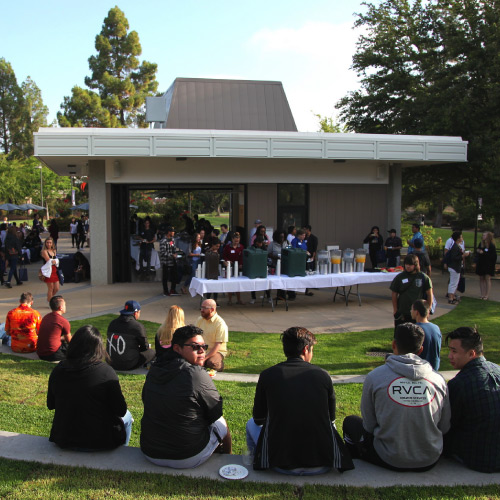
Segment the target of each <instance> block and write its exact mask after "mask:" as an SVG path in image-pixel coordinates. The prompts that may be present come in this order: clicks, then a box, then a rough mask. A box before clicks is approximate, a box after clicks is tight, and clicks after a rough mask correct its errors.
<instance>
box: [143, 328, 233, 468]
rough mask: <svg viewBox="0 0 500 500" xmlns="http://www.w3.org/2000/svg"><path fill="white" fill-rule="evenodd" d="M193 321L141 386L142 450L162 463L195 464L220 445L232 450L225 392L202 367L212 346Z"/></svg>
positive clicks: (177, 334) (175, 465)
mask: <svg viewBox="0 0 500 500" xmlns="http://www.w3.org/2000/svg"><path fill="white" fill-rule="evenodd" d="M202 334H203V331H202V330H201V329H200V328H196V327H195V326H193V325H187V326H183V327H181V328H178V329H177V330H176V331H175V333H174V336H173V338H172V347H170V348H168V349H166V353H164V354H163V355H162V356H161V357H160V358H159V359H158V360H157V361H156V363H154V364H153V366H152V367H151V369H150V370H149V373H148V375H147V377H146V382H145V384H144V388H143V390H142V402H143V404H144V416H143V417H142V422H141V450H142V452H143V453H144V455H145V456H146V458H147V459H148V460H150V461H151V462H153V463H154V464H156V465H160V466H163V467H173V468H175V469H192V468H194V467H197V466H198V465H201V464H202V463H203V462H205V461H206V460H208V459H209V458H210V456H211V455H212V454H213V453H214V451H215V450H216V449H218V448H219V449H220V451H221V452H222V453H231V435H230V433H229V429H228V427H227V423H226V420H225V419H224V417H223V416H222V398H221V396H220V394H219V393H218V391H217V389H216V388H215V385H214V383H213V382H212V379H211V378H210V375H209V374H208V373H207V371H206V370H205V369H204V368H203V364H204V362H205V353H206V351H207V348H208V346H207V345H206V344H205V341H204V340H203V337H202Z"/></svg>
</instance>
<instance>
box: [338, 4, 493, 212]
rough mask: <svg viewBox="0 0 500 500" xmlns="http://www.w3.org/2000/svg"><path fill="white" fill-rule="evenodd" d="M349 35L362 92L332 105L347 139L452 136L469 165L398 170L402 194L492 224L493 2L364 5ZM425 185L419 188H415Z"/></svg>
mask: <svg viewBox="0 0 500 500" xmlns="http://www.w3.org/2000/svg"><path fill="white" fill-rule="evenodd" d="M367 7H368V10H367V12H366V13H365V14H363V15H358V19H357V21H356V23H355V24H356V26H363V27H364V28H365V29H366V34H365V35H363V36H361V37H360V39H359V41H358V46H357V52H356V54H355V55H354V57H353V68H354V69H355V70H356V72H357V74H358V76H359V77H360V79H361V90H359V91H355V92H351V93H350V94H349V95H347V96H346V97H344V98H343V99H342V100H341V101H340V102H339V103H338V105H337V107H338V108H339V109H340V110H341V113H340V116H341V119H342V120H343V121H345V122H346V125H347V127H348V129H349V130H354V131H356V132H367V133H391V134H398V133H405V134H430V135H453V136H461V137H462V138H463V139H464V140H467V141H469V147H468V159H469V163H468V164H455V165H450V166H446V167H443V166H440V168H438V169H436V168H435V167H428V168H422V169H418V170H417V169H405V173H404V179H403V180H404V190H405V192H408V190H410V191H412V193H413V195H414V196H415V195H416V196H418V197H420V199H427V200H434V199H435V195H436V194H437V196H438V198H439V197H441V199H442V198H443V197H450V196H451V197H454V198H458V199H460V201H461V202H462V203H463V202H465V203H467V202H469V203H475V199H477V196H478V195H479V194H481V195H482V196H483V200H484V206H485V212H488V211H489V212H490V213H491V214H494V215H495V217H496V220H497V221H500V201H499V198H498V196H496V194H495V193H494V190H493V189H491V186H493V185H494V184H493V183H494V182H496V183H497V184H496V185H497V186H498V173H497V172H498V168H497V163H498V158H499V153H500V89H499V88H498V83H497V82H498V81H499V77H500V1H499V0H489V1H487V2H486V1H483V0H436V1H434V2H427V1H423V0H386V1H383V2H382V3H381V4H380V5H378V6H375V5H373V4H367ZM423 181H425V182H423Z"/></svg>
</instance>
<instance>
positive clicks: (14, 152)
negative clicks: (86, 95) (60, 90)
mask: <svg viewBox="0 0 500 500" xmlns="http://www.w3.org/2000/svg"><path fill="white" fill-rule="evenodd" d="M48 113H49V110H48V108H47V106H45V105H44V104H43V101H42V94H41V92H40V89H39V88H38V87H37V85H36V83H35V82H34V81H33V80H32V79H31V78H30V77H29V76H28V78H27V79H26V81H25V82H23V83H22V85H21V86H19V85H18V83H17V78H16V75H15V73H14V70H13V69H12V66H11V64H10V63H9V62H7V61H6V60H5V59H4V58H0V152H3V153H4V154H5V155H6V157H7V158H9V159H15V158H25V157H28V156H30V155H32V154H33V132H36V131H37V130H38V128H39V127H44V126H46V125H47V115H48Z"/></svg>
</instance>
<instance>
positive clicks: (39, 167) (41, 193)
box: [36, 165, 43, 207]
mask: <svg viewBox="0 0 500 500" xmlns="http://www.w3.org/2000/svg"><path fill="white" fill-rule="evenodd" d="M36 168H38V169H40V198H41V200H42V203H41V206H42V207H43V174H42V166H41V165H38V167H36Z"/></svg>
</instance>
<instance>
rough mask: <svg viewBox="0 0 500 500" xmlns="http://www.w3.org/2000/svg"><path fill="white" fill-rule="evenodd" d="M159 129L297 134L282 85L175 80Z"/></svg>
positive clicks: (256, 81)
mask: <svg viewBox="0 0 500 500" xmlns="http://www.w3.org/2000/svg"><path fill="white" fill-rule="evenodd" d="M164 98H166V105H167V117H166V123H163V124H162V125H161V128H168V129H205V130H210V129H213V130H267V131H276V132H278V131H281V132H297V126H296V125H295V120H294V119H293V115H292V111H291V110H290V106H289V104H288V100H287V98H286V95H285V91H284V90H283V85H282V83H281V82H268V81H258V80H216V79H207V78H176V79H175V80H174V82H173V83H172V85H171V86H170V88H169V89H168V90H167V92H166V93H165V95H164Z"/></svg>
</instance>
